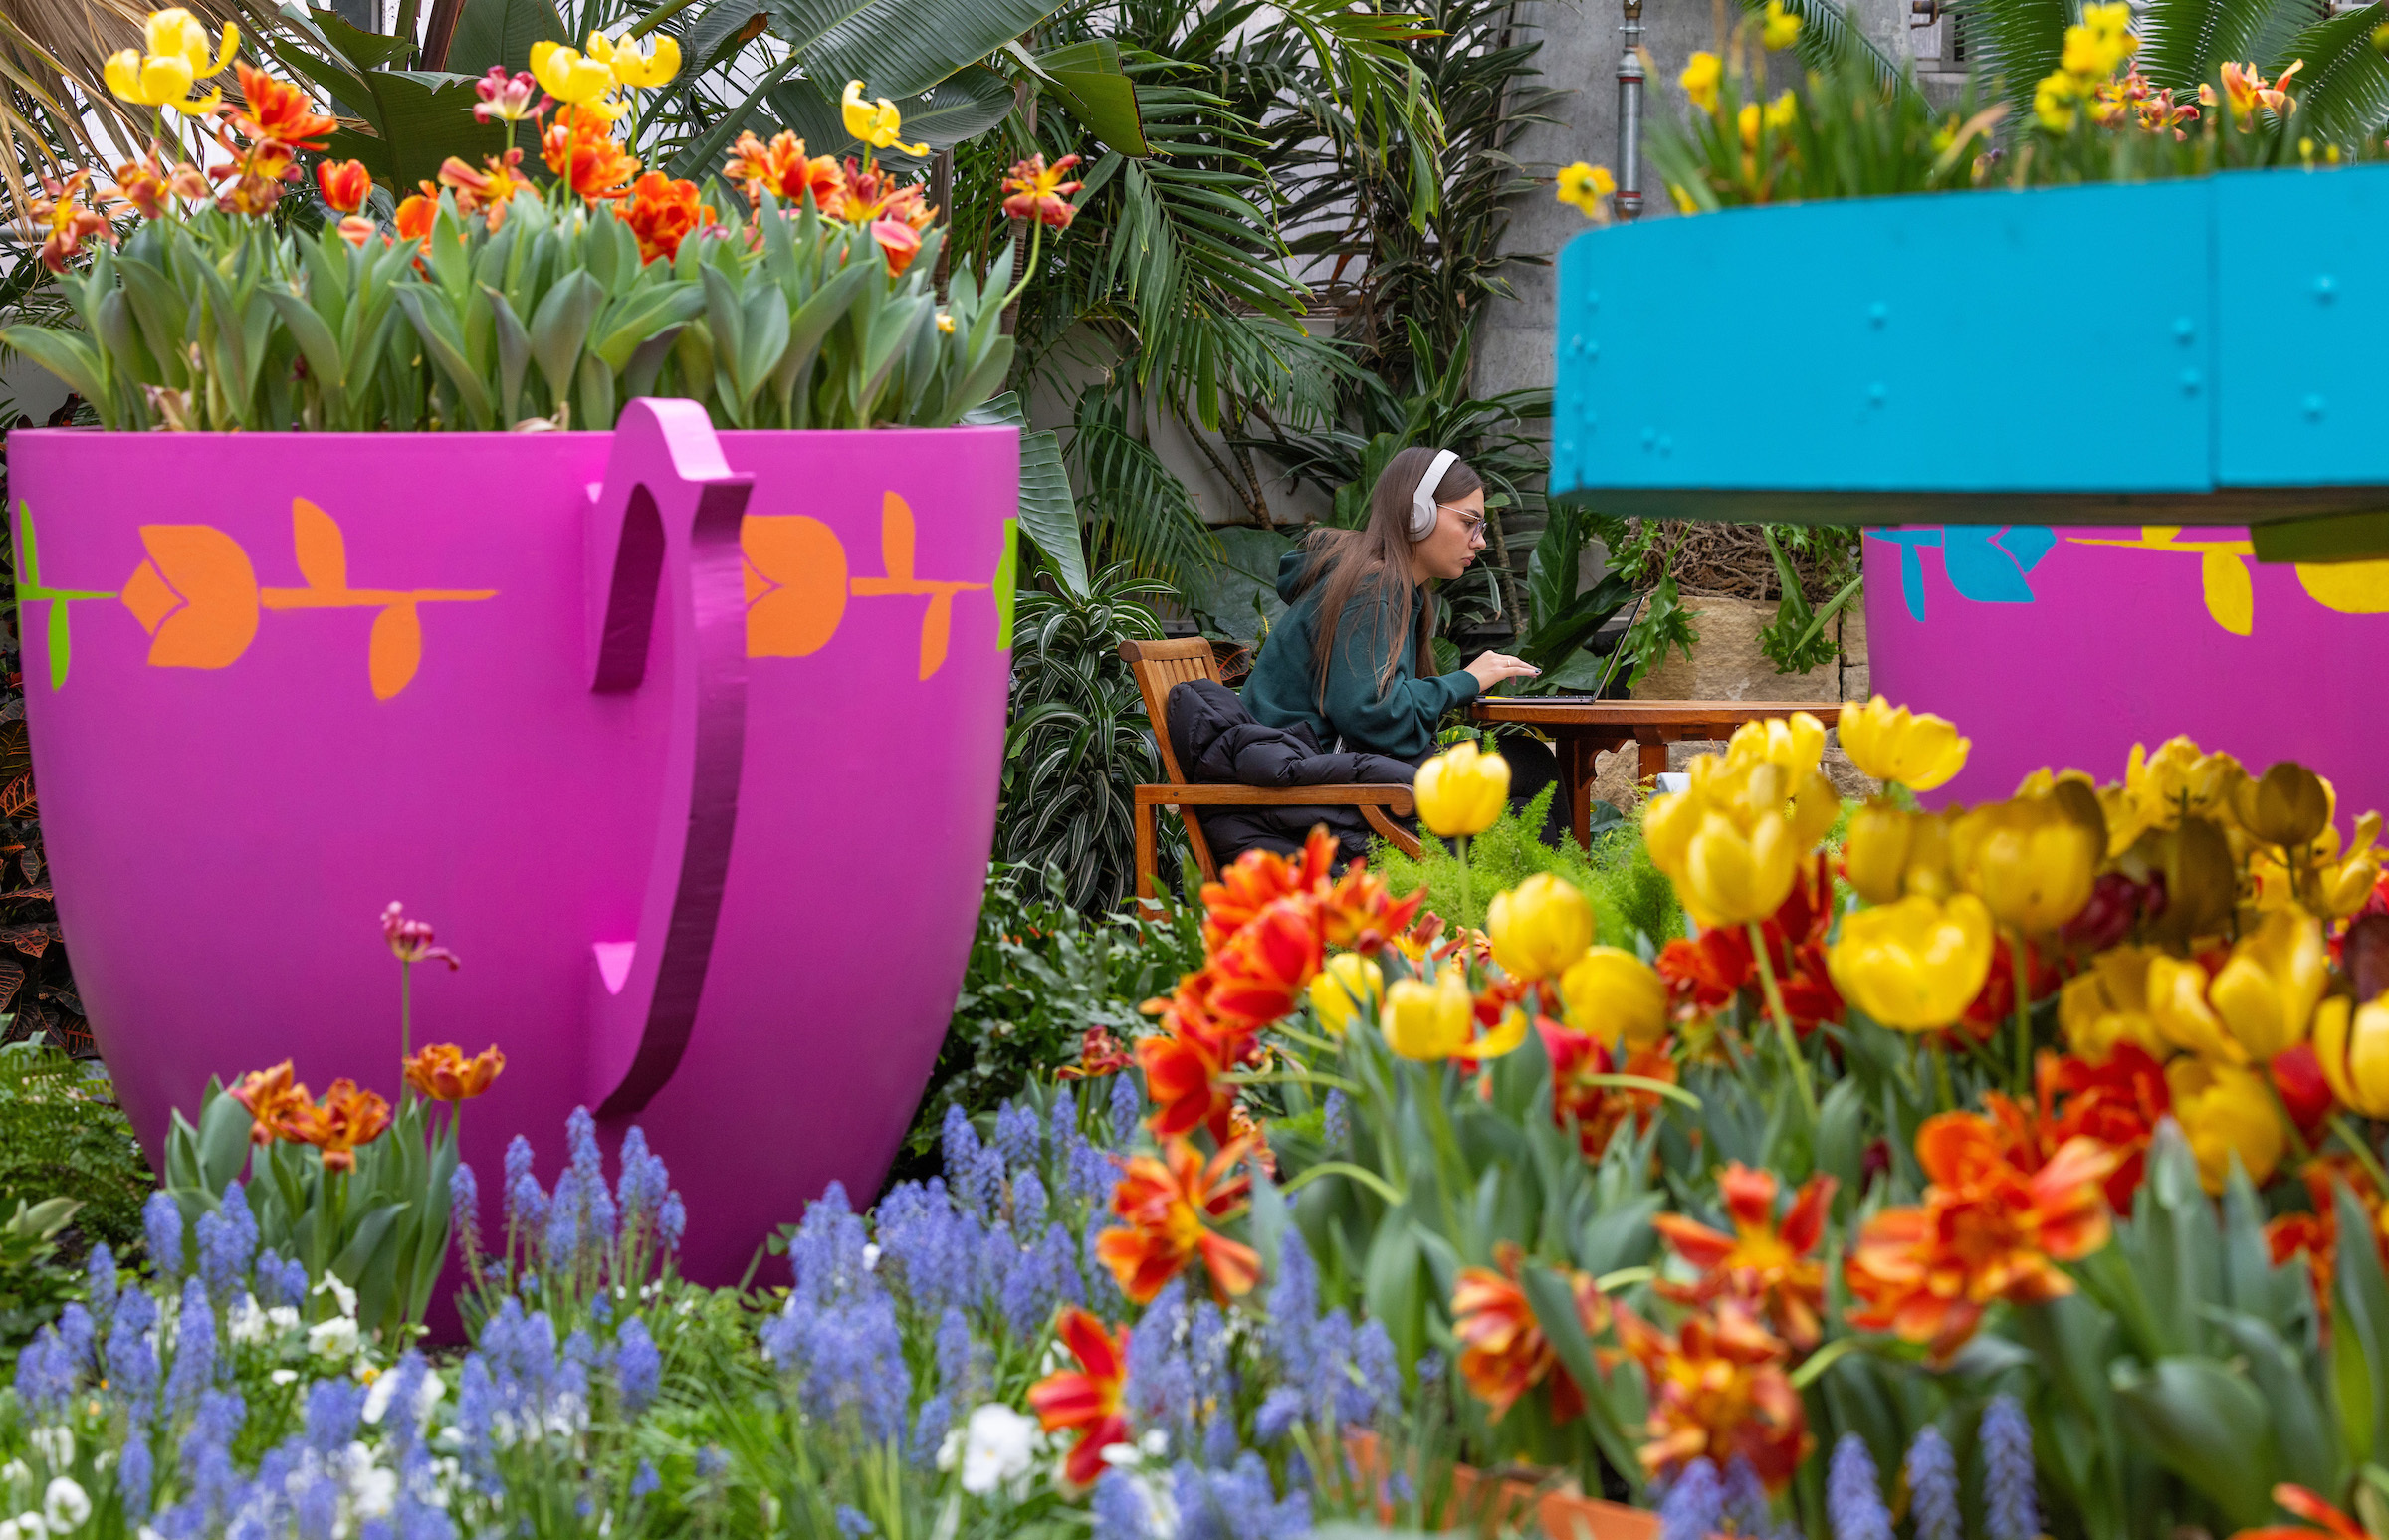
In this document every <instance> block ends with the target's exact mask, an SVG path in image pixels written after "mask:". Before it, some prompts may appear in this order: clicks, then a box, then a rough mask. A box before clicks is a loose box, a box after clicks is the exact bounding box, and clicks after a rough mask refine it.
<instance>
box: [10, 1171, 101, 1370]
mask: <svg viewBox="0 0 2389 1540" xmlns="http://www.w3.org/2000/svg"><path fill="white" fill-rule="evenodd" d="M82 1207H83V1206H82V1205H81V1204H79V1203H77V1202H76V1201H75V1200H74V1199H72V1198H49V1199H44V1200H43V1201H42V1202H40V1203H38V1204H28V1203H26V1202H25V1200H23V1199H21V1198H20V1199H18V1200H17V1207H16V1211H15V1212H14V1213H13V1214H11V1215H10V1216H9V1218H8V1220H7V1222H6V1223H0V1351H13V1350H14V1349H15V1348H16V1347H17V1346H18V1345H19V1344H21V1343H23V1342H24V1341H25V1340H26V1339H27V1338H29V1337H31V1336H32V1335H33V1334H34V1332H35V1331H36V1330H38V1329H39V1328H41V1327H42V1326H43V1325H45V1324H47V1323H48V1322H50V1321H52V1320H54V1319H56V1318H57V1315H58V1312H59V1311H60V1310H61V1309H63V1308H64V1307H65V1306H66V1303H67V1301H68V1300H70V1299H72V1298H74V1297H75V1295H76V1293H77V1292H78V1291H79V1290H78V1281H77V1279H76V1276H75V1274H74V1273H73V1272H71V1271H69V1270H68V1269H67V1268H65V1267H64V1266H61V1265H60V1264H59V1263H58V1262H57V1261H55V1260H54V1258H55V1257H56V1255H57V1253H58V1232H59V1231H60V1230H63V1229H65V1228H66V1227H67V1224H68V1222H69V1221H70V1220H72V1219H73V1218H74V1217H75V1210H78V1209H80V1208H82Z"/></svg>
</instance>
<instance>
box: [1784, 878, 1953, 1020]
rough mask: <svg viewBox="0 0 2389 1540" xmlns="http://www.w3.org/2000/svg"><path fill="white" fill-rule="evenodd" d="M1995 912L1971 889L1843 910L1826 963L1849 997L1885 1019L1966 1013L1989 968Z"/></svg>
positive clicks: (1939, 1017)
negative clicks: (1937, 898)
mask: <svg viewBox="0 0 2389 1540" xmlns="http://www.w3.org/2000/svg"><path fill="white" fill-rule="evenodd" d="M1991 935H1992V933H1991V912H1990V911H1989V910H1988V909H1986V908H1985V907H1984V906H1983V902H1982V900H1980V899H1978V898H1976V897H1975V896H1974V895H1973V894H1971V893H1961V894H1959V895H1957V896H1956V897H1955V898H1952V899H1951V900H1950V901H1949V902H1948V903H1946V904H1941V903H1936V902H1934V901H1933V900H1931V899H1929V898H1903V899H1901V900H1900V901H1899V902H1897V903H1895V904H1882V905H1878V906H1876V907H1875V908H1872V909H1861V910H1858V911H1856V912H1855V913H1852V914H1848V915H1845V916H1844V917H1843V919H1842V934H1841V935H1840V937H1839V938H1837V939H1836V940H1835V942H1834V944H1833V946H1831V947H1830V948H1828V949H1827V950H1826V955H1825V966H1826V970H1827V971H1828V972H1829V973H1831V974H1832V975H1833V978H1834V988H1836V989H1838V990H1841V991H1842V993H1843V995H1844V997H1845V998H1846V999H1848V1000H1849V1001H1850V1002H1851V1003H1852V1004H1855V1005H1856V1006H1857V1007H1858V1008H1859V1009H1861V1010H1863V1011H1865V1012H1866V1013H1867V1014H1868V1015H1870V1016H1872V1017H1873V1018H1874V1019H1875V1020H1877V1021H1879V1022H1881V1023H1882V1024H1883V1025H1885V1026H1892V1027H1897V1028H1899V1029H1900V1030H1901V1031H1905V1032H1926V1031H1931V1030H1933V1029H1934V1028H1936V1027H1943V1026H1947V1025H1949V1024H1950V1023H1951V1022H1952V1021H1955V1020H1957V1019H1958V1017H1959V1016H1961V1015H1964V1014H1965V1013H1966V1007H1967V1006H1968V1005H1970V1004H1972V1003H1974V997H1975V996H1976V995H1977V994H1980V993H1981V992H1982V991H1983V981H1984V980H1985V979H1988V978H1989V977H1990V976H1991V951H1992V945H1991Z"/></svg>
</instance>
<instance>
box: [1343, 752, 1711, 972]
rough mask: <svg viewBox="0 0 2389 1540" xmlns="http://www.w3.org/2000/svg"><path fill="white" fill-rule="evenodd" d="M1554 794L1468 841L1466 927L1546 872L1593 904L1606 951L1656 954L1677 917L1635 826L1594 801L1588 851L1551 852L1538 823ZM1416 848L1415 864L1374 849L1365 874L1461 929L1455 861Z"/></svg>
mask: <svg viewBox="0 0 2389 1540" xmlns="http://www.w3.org/2000/svg"><path fill="white" fill-rule="evenodd" d="M1557 790H1558V788H1557V787H1555V786H1547V787H1545V788H1544V789H1543V790H1542V791H1540V792H1538V793H1536V795H1535V796H1534V798H1533V799H1532V800H1531V801H1529V802H1528V803H1527V804H1526V805H1525V806H1524V807H1523V808H1519V807H1512V808H1507V809H1505V810H1504V811H1503V812H1502V815H1501V816H1500V817H1499V818H1498V819H1496V820H1494V823H1493V826H1492V827H1491V828H1489V829H1487V830H1485V831H1484V832H1483V833H1482V834H1479V835H1477V836H1476V837H1475V838H1473V839H1471V840H1469V841H1468V885H1469V891H1470V893H1471V895H1472V897H1473V899H1474V913H1473V915H1472V916H1470V917H1469V918H1468V921H1467V923H1469V924H1471V925H1478V926H1481V925H1483V924H1484V923H1485V915H1484V908H1485V903H1486V901H1487V900H1488V899H1490V898H1491V897H1492V896H1493V895H1494V894H1496V893H1499V892H1501V891H1502V890H1504V889H1506V888H1514V887H1516V886H1517V885H1518V884H1519V883H1520V882H1522V881H1524V880H1525V879H1527V878H1528V877H1531V876H1533V875H1534V874H1535V873H1537V872H1550V873H1551V874H1552V875H1554V876H1557V877H1562V878H1565V879H1566V880H1567V881H1569V882H1571V883H1573V884H1575V886H1576V888H1577V890H1578V891H1579V892H1581V893H1583V894H1584V895H1585V898H1586V901H1587V902H1589V903H1590V904H1592V906H1593V916H1594V922H1595V924H1596V926H1597V927H1598V929H1599V933H1600V935H1599V939H1600V940H1601V941H1602V942H1603V943H1604V944H1605V945H1608V946H1613V947H1626V948H1629V949H1631V948H1633V947H1634V946H1636V945H1637V938H1638V937H1646V938H1648V940H1649V942H1650V945H1651V946H1653V947H1658V946H1661V945H1664V944H1665V943H1666V942H1667V940H1668V939H1669V938H1671V937H1675V936H1681V935H1682V934H1683V933H1684V914H1683V910H1682V909H1681V908H1680V907H1679V906H1678V905H1677V904H1676V901H1675V888H1674V886H1673V884H1671V883H1669V882H1668V880H1667V878H1666V876H1665V875H1664V874H1662V873H1661V872H1660V871H1659V869H1658V868H1657V867H1655V866H1653V865H1651V864H1650V853H1649V852H1648V851H1647V850H1645V849H1644V848H1643V845H1642V830H1641V825H1640V824H1639V823H1638V822H1637V821H1636V820H1634V819H1631V818H1627V817H1625V816H1623V815H1621V814H1620V813H1619V812H1618V810H1617V809H1616V808H1615V807H1612V806H1611V805H1610V804H1609V803H1607V802H1603V801H1596V802H1594V804H1593V816H1594V818H1595V820H1596V821H1595V823H1594V825H1593V830H1592V833H1593V848H1592V849H1591V850H1590V851H1586V850H1583V849H1580V848H1579V847H1578V846H1577V844H1576V841H1575V840H1573V839H1567V840H1562V841H1561V842H1560V845H1559V847H1558V848H1557V849H1554V848H1553V847H1552V846H1550V845H1546V844H1544V843H1543V841H1542V839H1541V837H1540V835H1541V833H1542V829H1543V820H1544V817H1545V816H1546V814H1547V813H1548V811H1549V808H1550V805H1551V798H1552V796H1553V795H1554V794H1556V792H1557ZM1419 843H1420V844H1421V846H1422V847H1423V850H1422V853H1421V855H1420V856H1419V858H1418V859H1416V860H1413V859H1412V858H1411V857H1409V856H1406V855H1404V854H1403V853H1402V852H1401V851H1400V850H1397V849H1395V848H1394V847H1393V846H1392V845H1388V844H1384V843H1379V844H1376V845H1373V846H1372V847H1371V848H1370V855H1369V864H1370V867H1371V869H1372V870H1376V871H1381V872H1383V873H1384V874H1385V878H1386V881H1387V882H1388V883H1389V884H1391V885H1392V887H1393V889H1394V891H1395V892H1396V893H1402V894H1408V893H1410V892H1412V890H1414V889H1416V888H1418V887H1420V886H1421V885H1423V886H1424V887H1425V888H1426V905H1425V907H1426V909H1427V910H1429V911H1431V912H1432V913H1435V914H1439V915H1441V916H1442V917H1443V918H1444V920H1445V922H1446V923H1448V924H1452V925H1457V924H1459V923H1461V915H1460V909H1459V902H1460V863H1459V858H1458V856H1457V855H1455V854H1454V853H1453V852H1452V850H1451V848H1450V847H1449V846H1447V845H1446V844H1445V843H1444V842H1443V841H1441V840H1438V839H1433V838H1426V839H1422V840H1420V842H1419Z"/></svg>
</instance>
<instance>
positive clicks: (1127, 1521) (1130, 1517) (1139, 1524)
mask: <svg viewBox="0 0 2389 1540" xmlns="http://www.w3.org/2000/svg"><path fill="white" fill-rule="evenodd" d="M1092 1506H1093V1508H1094V1516H1095V1536H1094V1540H1154V1536H1153V1509H1152V1506H1151V1505H1150V1504H1149V1503H1147V1502H1146V1500H1145V1493H1144V1492H1143V1490H1141V1489H1140V1488H1139V1487H1138V1485H1137V1478H1136V1477H1135V1476H1132V1475H1130V1474H1129V1473H1128V1472H1127V1471H1125V1470H1106V1471H1105V1472H1104V1473H1103V1474H1102V1475H1100V1476H1098V1477H1096V1478H1095V1500H1094V1503H1093V1505H1092Z"/></svg>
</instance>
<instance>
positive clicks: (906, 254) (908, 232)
mask: <svg viewBox="0 0 2389 1540" xmlns="http://www.w3.org/2000/svg"><path fill="white" fill-rule="evenodd" d="M871 239H872V240H874V241H876V242H878V243H879V254H880V256H882V257H884V258H886V259H887V264H888V277H890V278H901V277H903V276H904V270H905V269H906V268H909V267H911V266H912V265H913V259H914V258H915V257H918V256H919V255H921V232H920V231H918V230H915V229H914V228H913V227H912V226H911V225H908V224H905V223H903V222H902V221H900V220H894V219H874V220H873V221H871Z"/></svg>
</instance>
